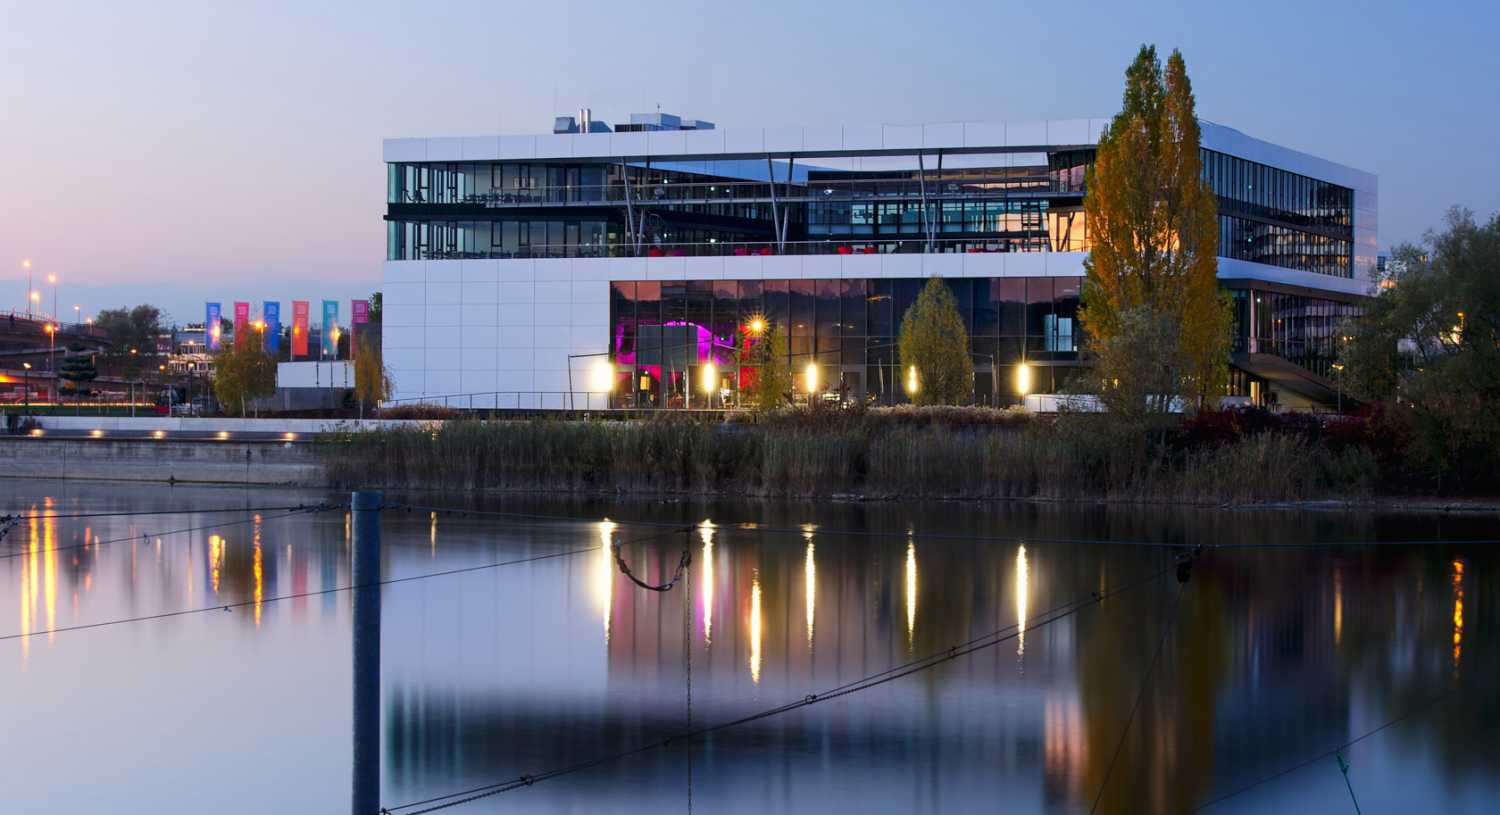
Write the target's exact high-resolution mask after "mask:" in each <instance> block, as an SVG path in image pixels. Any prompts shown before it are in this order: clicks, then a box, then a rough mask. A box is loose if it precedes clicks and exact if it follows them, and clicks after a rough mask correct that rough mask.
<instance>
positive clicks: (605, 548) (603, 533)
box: [594, 518, 615, 643]
mask: <svg viewBox="0 0 1500 815" xmlns="http://www.w3.org/2000/svg"><path fill="white" fill-rule="evenodd" d="M614 535H615V523H614V521H611V520H609V519H608V518H605V519H604V520H602V521H600V522H599V559H598V560H597V561H596V562H595V565H594V599H595V600H596V601H597V602H598V603H599V607H600V609H602V612H601V613H602V614H603V615H604V641H605V643H608V642H609V614H610V610H611V608H610V607H611V604H612V602H613V596H612V595H613V594H614V587H615V561H614V557H613V555H612V553H611V549H610V544H611V543H612V542H613V540H614Z"/></svg>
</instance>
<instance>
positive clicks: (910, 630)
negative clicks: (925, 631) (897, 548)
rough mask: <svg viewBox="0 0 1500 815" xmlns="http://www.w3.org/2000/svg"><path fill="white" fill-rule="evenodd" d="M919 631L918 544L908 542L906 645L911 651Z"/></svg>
mask: <svg viewBox="0 0 1500 815" xmlns="http://www.w3.org/2000/svg"><path fill="white" fill-rule="evenodd" d="M916 630H917V544H916V542H915V541H912V540H908V541H907V542H906V645H907V650H911V644H912V638H913V636H914V635H915V632H916Z"/></svg>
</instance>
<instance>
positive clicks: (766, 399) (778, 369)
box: [748, 323, 792, 413]
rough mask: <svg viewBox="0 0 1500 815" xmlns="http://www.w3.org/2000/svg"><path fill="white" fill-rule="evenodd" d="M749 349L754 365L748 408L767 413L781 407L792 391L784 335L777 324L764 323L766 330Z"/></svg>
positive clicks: (790, 370) (790, 371) (790, 372)
mask: <svg viewBox="0 0 1500 815" xmlns="http://www.w3.org/2000/svg"><path fill="white" fill-rule="evenodd" d="M748 350H749V354H750V359H751V360H752V362H753V363H754V365H755V378H754V379H753V380H751V382H750V393H749V396H750V399H749V402H750V407H751V409H753V410H754V411H755V412H757V413H770V412H771V411H774V410H776V409H777V408H780V407H784V406H785V405H786V404H787V397H788V396H789V395H790V394H791V392H792V369H791V365H790V364H789V362H788V360H787V357H788V356H789V353H788V350H787V341H786V335H785V334H783V333H782V331H781V328H780V326H778V325H776V324H775V323H767V325H766V330H765V333H764V334H763V335H762V336H761V337H760V338H759V339H757V340H755V342H754V343H753V344H751V345H750V346H749V349H748Z"/></svg>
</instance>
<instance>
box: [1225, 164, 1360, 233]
mask: <svg viewBox="0 0 1500 815" xmlns="http://www.w3.org/2000/svg"><path fill="white" fill-rule="evenodd" d="M1202 158H1203V177H1204V179H1205V180H1207V181H1208V183H1209V186H1210V187H1212V188H1213V191H1214V194H1216V195H1218V196H1219V197H1220V198H1227V199H1230V200H1231V201H1235V202H1242V203H1244V204H1249V205H1252V206H1254V207H1256V208H1258V210H1257V211H1255V212H1252V214H1257V215H1261V216H1263V217H1268V218H1275V219H1277V220H1281V221H1286V222H1287V223H1290V224H1293V225H1299V226H1324V227H1345V228H1349V229H1352V228H1353V226H1354V191H1353V190H1351V189H1349V188H1348V187H1341V186H1339V185H1337V184H1333V183H1330V182H1327V181H1320V180H1318V179H1316V178H1309V177H1308V176H1305V175H1298V174H1297V173H1293V172H1289V171H1287V170H1283V169H1281V168H1279V167H1271V166H1268V165H1265V164H1260V163H1259V162H1254V161H1248V160H1246V159H1242V158H1239V157H1236V156H1231V155H1227V154H1225V153H1220V152H1217V151H1215V150H1204V151H1202ZM1226 209H1227V207H1226Z"/></svg>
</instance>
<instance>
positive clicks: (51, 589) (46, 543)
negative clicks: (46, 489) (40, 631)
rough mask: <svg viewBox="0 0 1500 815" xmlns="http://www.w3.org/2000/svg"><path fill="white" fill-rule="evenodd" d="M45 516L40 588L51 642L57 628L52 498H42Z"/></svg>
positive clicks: (54, 533) (54, 531)
mask: <svg viewBox="0 0 1500 815" xmlns="http://www.w3.org/2000/svg"><path fill="white" fill-rule="evenodd" d="M43 506H44V510H43V511H44V512H45V513H46V517H45V518H43V519H42V550H43V552H44V553H45V554H44V555H43V558H44V559H43V561H42V562H43V569H45V573H44V574H45V579H44V580H43V583H42V590H43V591H44V592H45V596H46V600H47V642H52V640H53V638H54V637H55V636H56V629H57V521H55V520H53V519H52V499H51V498H46V499H43Z"/></svg>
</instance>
